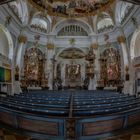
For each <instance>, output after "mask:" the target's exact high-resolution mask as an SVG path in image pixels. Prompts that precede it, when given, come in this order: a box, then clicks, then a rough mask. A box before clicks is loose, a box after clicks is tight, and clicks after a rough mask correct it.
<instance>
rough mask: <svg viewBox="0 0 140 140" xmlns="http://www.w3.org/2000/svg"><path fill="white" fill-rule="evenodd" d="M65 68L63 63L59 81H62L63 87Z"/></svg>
mask: <svg viewBox="0 0 140 140" xmlns="http://www.w3.org/2000/svg"><path fill="white" fill-rule="evenodd" d="M65 68H66V64H65V63H63V64H62V66H61V79H62V85H63V86H65Z"/></svg>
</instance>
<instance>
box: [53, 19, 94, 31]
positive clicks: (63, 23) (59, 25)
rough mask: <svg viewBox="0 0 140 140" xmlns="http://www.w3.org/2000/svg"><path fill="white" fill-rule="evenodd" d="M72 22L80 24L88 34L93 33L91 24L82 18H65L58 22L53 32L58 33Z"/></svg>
mask: <svg viewBox="0 0 140 140" xmlns="http://www.w3.org/2000/svg"><path fill="white" fill-rule="evenodd" d="M70 24H76V25H79V26H80V27H82V28H84V29H85V30H86V31H87V33H88V34H91V33H92V32H93V31H92V28H91V26H90V25H88V24H87V23H86V22H85V21H82V20H80V19H78V20H76V19H65V20H61V21H60V22H58V23H57V24H56V25H55V26H54V28H53V30H52V32H53V33H54V34H57V33H58V32H59V31H60V30H61V29H62V28H63V27H64V26H67V25H70Z"/></svg>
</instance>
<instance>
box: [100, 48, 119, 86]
mask: <svg viewBox="0 0 140 140" xmlns="http://www.w3.org/2000/svg"><path fill="white" fill-rule="evenodd" d="M100 66H101V68H100V69H101V71H100V73H101V76H100V81H102V86H103V87H105V86H111V85H112V86H115V87H116V86H117V85H119V84H120V80H121V60H120V54H119V51H118V50H116V49H114V48H108V49H106V50H105V51H104V52H103V53H102V54H101V56H100Z"/></svg>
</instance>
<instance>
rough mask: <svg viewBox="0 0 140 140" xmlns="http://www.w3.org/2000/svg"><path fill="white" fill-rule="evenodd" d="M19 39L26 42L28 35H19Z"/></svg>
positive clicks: (20, 41)
mask: <svg viewBox="0 0 140 140" xmlns="http://www.w3.org/2000/svg"><path fill="white" fill-rule="evenodd" d="M18 41H19V43H24V44H25V43H26V42H27V37H26V36H24V35H20V36H19V37H18Z"/></svg>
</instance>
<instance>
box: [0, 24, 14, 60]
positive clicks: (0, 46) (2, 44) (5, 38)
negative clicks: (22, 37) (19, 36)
mask: <svg viewBox="0 0 140 140" xmlns="http://www.w3.org/2000/svg"><path fill="white" fill-rule="evenodd" d="M0 39H1V41H0V52H1V53H2V54H3V55H4V56H6V57H8V58H9V59H11V60H12V58H13V50H14V46H13V40H12V37H11V34H10V32H9V31H8V29H7V28H5V27H4V26H3V25H1V24H0Z"/></svg>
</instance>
